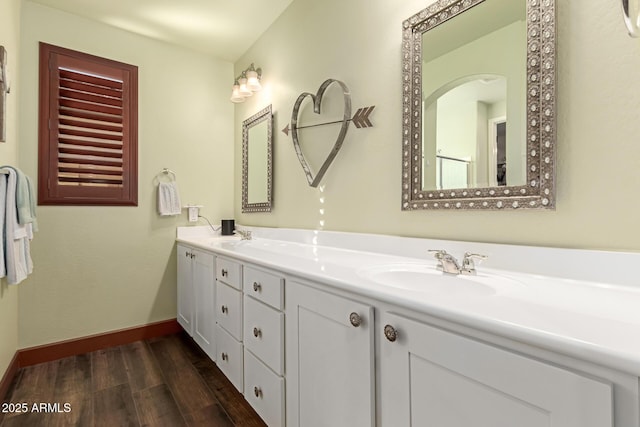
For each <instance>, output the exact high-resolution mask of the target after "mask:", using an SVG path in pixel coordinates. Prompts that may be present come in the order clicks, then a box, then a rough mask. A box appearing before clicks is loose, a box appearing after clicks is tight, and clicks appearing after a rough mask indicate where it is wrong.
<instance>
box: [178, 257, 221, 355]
mask: <svg viewBox="0 0 640 427" xmlns="http://www.w3.org/2000/svg"><path fill="white" fill-rule="evenodd" d="M177 268H178V304H177V305H178V313H177V319H178V323H180V325H181V326H182V327H183V328H184V330H185V331H187V332H188V333H189V335H191V336H192V337H193V339H194V340H195V342H196V343H198V345H199V346H200V347H201V348H202V349H203V350H204V351H205V353H207V355H208V356H209V357H210V358H211V359H212V360H214V361H215V360H216V345H215V343H216V340H215V325H216V320H215V311H214V305H215V257H214V256H213V254H211V253H209V252H204V251H201V250H198V249H194V248H192V247H189V246H185V245H178V266H177Z"/></svg>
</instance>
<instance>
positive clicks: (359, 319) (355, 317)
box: [349, 311, 362, 328]
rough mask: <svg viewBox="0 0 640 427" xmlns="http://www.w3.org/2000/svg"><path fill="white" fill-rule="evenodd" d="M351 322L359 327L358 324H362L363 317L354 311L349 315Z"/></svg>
mask: <svg viewBox="0 0 640 427" xmlns="http://www.w3.org/2000/svg"><path fill="white" fill-rule="evenodd" d="M349 322H351V324H352V325H353V326H355V327H356V328H357V327H358V326H360V325H362V317H360V315H359V314H358V313H356V312H355V311H354V312H353V313H351V314H350V315H349Z"/></svg>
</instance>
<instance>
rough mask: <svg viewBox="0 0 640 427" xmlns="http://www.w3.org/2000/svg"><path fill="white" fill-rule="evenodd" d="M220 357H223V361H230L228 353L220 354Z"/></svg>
mask: <svg viewBox="0 0 640 427" xmlns="http://www.w3.org/2000/svg"><path fill="white" fill-rule="evenodd" d="M220 357H222V360H229V356H228V355H227V353H222V354H220Z"/></svg>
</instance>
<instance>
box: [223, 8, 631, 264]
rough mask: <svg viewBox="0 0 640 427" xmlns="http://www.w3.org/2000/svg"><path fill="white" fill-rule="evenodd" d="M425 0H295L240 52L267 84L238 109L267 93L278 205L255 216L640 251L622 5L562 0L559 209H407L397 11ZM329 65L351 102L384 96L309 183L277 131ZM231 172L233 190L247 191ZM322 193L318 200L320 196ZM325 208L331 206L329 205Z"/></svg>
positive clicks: (241, 112)
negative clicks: (319, 180)
mask: <svg viewBox="0 0 640 427" xmlns="http://www.w3.org/2000/svg"><path fill="white" fill-rule="evenodd" d="M426 3H427V2H426V1H424V0H411V1H404V2H394V3H393V4H391V3H390V2H388V1H386V0H353V1H349V2H344V1H340V0H326V1H323V2H317V1H313V0H296V1H295V2H294V3H293V4H292V5H291V6H290V7H289V9H288V10H287V11H286V12H285V14H284V15H283V16H281V18H280V19H279V20H278V21H277V22H276V23H275V25H273V26H272V27H271V28H270V29H269V30H268V31H267V32H266V33H265V34H264V35H263V37H262V38H261V39H260V40H259V41H258V42H257V43H256V44H255V45H254V46H253V47H252V48H251V49H250V50H249V51H248V52H247V53H246V54H245V55H244V56H243V57H242V58H241V60H239V61H238V62H237V63H236V72H237V71H238V70H240V69H242V68H244V67H246V66H247V65H248V63H250V62H255V63H256V64H259V65H260V66H261V67H262V68H263V70H264V82H265V85H267V86H268V89H269V90H267V91H266V92H264V93H261V94H260V95H258V96H254V98H253V99H250V100H248V101H246V102H245V103H244V104H240V106H239V107H237V108H236V114H235V127H234V128H235V132H236V133H235V135H236V137H235V140H236V165H240V164H241V163H240V158H241V152H240V146H241V139H240V137H241V135H240V124H241V121H242V120H243V119H245V118H247V117H249V116H250V115H251V114H253V113H254V112H256V111H257V110H259V109H260V108H262V107H263V106H264V105H266V104H268V103H270V102H271V103H273V108H274V112H275V126H274V129H276V138H275V149H276V150H275V166H274V167H275V183H274V185H275V187H274V195H275V199H274V210H273V212H272V213H270V214H241V212H240V206H239V204H238V203H237V204H236V220H238V221H239V222H240V223H246V224H251V225H258V226H276V227H278V226H280V227H298V228H312V229H316V228H325V229H330V230H348V231H357V232H374V233H385V234H395V235H409V236H421V237H432V238H443V239H455V240H473V241H486V242H504V243H515V244H526V245H548V246H561V247H572V248H575V247H577V248H599V249H613V250H632V251H638V250H640V227H639V226H638V224H637V218H638V212H639V211H640V197H639V195H640V186H639V184H640V120H638V114H639V113H640V97H639V96H637V94H638V93H640V79H638V70H640V40H637V39H632V38H630V37H629V36H628V35H627V34H626V30H625V27H624V24H623V21H622V17H621V11H620V7H618V5H617V4H616V5H611V4H609V2H603V1H601V0H582V1H579V2H577V1H572V0H557V9H558V27H559V30H558V52H559V54H558V171H557V175H558V177H557V179H558V181H557V182H558V185H557V209H556V210H555V211H504V212H449V211H447V212H431V211H416V212H402V211H401V210H400V197H401V193H400V185H401V183H400V177H401V162H400V159H401V149H400V146H401V142H400V138H401V97H400V93H401V75H400V73H401V69H400V53H401V50H400V49H401V47H400V41H401V23H402V21H403V19H405V18H407V17H409V16H410V15H412V14H413V13H415V12H417V11H419V10H420V9H422V8H423V7H424V6H425V5H426ZM329 77H333V78H337V79H341V80H343V81H344V82H345V83H346V84H347V85H348V86H349V88H350V89H351V94H352V101H353V105H354V107H361V106H367V105H376V109H375V111H374V112H373V114H372V115H371V119H372V121H373V123H374V125H375V127H374V128H373V129H365V130H356V129H355V128H353V127H352V128H351V129H350V130H349V133H348V134H347V138H346V141H345V144H344V146H343V148H342V151H341V152H340V153H339V155H338V157H337V158H336V159H335V161H334V163H333V165H332V166H331V168H330V169H329V171H328V173H327V175H326V176H325V179H324V181H323V184H324V191H322V190H321V189H313V188H311V187H309V186H308V185H307V182H306V180H305V177H304V175H303V172H302V168H301V167H300V165H299V164H298V161H297V159H296V156H295V153H294V150H293V148H292V144H291V139H290V138H289V137H286V136H285V135H284V134H283V133H281V132H280V129H282V128H284V127H285V125H286V124H287V123H288V121H289V120H290V115H291V109H292V106H293V103H294V101H295V99H296V97H297V96H298V94H300V93H301V92H303V91H311V92H315V91H316V90H317V88H318V86H319V85H320V83H321V82H322V81H323V80H324V79H326V78H329ZM240 173H241V170H240V167H239V166H238V167H237V168H236V172H235V182H236V185H235V191H236V200H239V195H240V190H241V185H240V183H241V180H240V177H241V175H240ZM322 201H323V202H322ZM320 209H323V211H322V212H323V213H321V211H320Z"/></svg>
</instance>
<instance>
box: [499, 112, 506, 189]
mask: <svg viewBox="0 0 640 427" xmlns="http://www.w3.org/2000/svg"><path fill="white" fill-rule="evenodd" d="M506 141H507V122H506V121H505V122H498V123H496V181H497V184H498V185H507V149H506Z"/></svg>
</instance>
